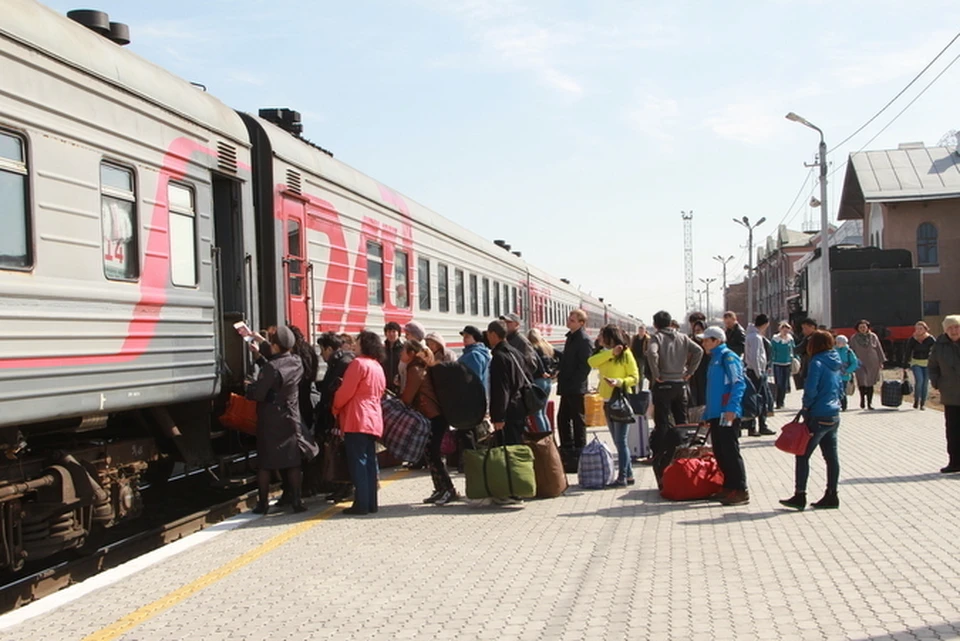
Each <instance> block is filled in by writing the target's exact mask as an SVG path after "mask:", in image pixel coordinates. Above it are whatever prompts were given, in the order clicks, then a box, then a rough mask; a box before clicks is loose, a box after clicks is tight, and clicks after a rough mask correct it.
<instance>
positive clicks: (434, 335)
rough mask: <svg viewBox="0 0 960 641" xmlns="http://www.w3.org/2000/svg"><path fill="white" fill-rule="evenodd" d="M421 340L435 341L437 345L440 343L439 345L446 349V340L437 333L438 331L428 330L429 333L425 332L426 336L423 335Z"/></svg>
mask: <svg viewBox="0 0 960 641" xmlns="http://www.w3.org/2000/svg"><path fill="white" fill-rule="evenodd" d="M423 340H425V341H434V342H435V343H437V344H438V345H440V347H442V348H444V349H446V347H447V343H446V341H444V340H443V336H441V335H440V334H438V333H436V332H430V333H429V334H427V335H426V336H424V337H423Z"/></svg>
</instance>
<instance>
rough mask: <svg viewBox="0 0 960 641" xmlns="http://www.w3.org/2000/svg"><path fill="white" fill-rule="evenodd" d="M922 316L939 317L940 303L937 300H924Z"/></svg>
mask: <svg viewBox="0 0 960 641" xmlns="http://www.w3.org/2000/svg"><path fill="white" fill-rule="evenodd" d="M923 315H924V316H939V315H940V301H938V300H925V301H923Z"/></svg>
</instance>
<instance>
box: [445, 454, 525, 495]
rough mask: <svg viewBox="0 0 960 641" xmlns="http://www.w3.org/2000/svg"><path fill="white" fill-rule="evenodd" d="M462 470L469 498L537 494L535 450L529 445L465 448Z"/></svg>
mask: <svg viewBox="0 0 960 641" xmlns="http://www.w3.org/2000/svg"><path fill="white" fill-rule="evenodd" d="M463 472H464V475H465V476H466V477H467V498H470V499H485V498H490V497H493V498H498V499H505V498H508V497H511V496H515V497H518V498H522V499H530V498H533V497H535V496H536V495H537V477H536V474H535V473H534V470H533V450H531V449H530V447H529V446H527V445H500V446H497V447H490V448H487V449H482V450H464V452H463Z"/></svg>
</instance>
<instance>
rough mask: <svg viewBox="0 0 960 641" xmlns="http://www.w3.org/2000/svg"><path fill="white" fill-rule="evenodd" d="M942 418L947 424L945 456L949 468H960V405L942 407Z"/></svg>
mask: <svg viewBox="0 0 960 641" xmlns="http://www.w3.org/2000/svg"><path fill="white" fill-rule="evenodd" d="M943 418H944V422H945V423H946V424H947V455H948V456H949V457H950V460H949V463H947V465H949V466H950V467H960V405H944V406H943Z"/></svg>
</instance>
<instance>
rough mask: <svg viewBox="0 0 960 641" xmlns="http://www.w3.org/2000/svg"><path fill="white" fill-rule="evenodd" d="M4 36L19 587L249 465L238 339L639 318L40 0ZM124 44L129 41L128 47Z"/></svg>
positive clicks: (2, 126) (2, 212)
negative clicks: (37, 569)
mask: <svg viewBox="0 0 960 641" xmlns="http://www.w3.org/2000/svg"><path fill="white" fill-rule="evenodd" d="M5 8H6V9H7V10H6V11H5V13H4V16H3V17H2V18H0V72H2V77H3V80H4V81H3V91H2V92H0V220H2V221H3V223H4V228H5V234H4V236H3V237H2V238H0V449H2V450H3V451H4V454H5V456H4V462H3V463H0V569H7V570H9V569H17V568H19V567H20V566H21V565H22V564H23V562H24V561H25V560H28V559H36V558H42V557H45V556H48V555H50V554H53V553H56V552H58V551H60V550H63V549H68V548H77V547H81V546H82V545H83V543H84V542H85V541H86V539H87V538H88V537H89V536H90V535H91V534H92V533H95V532H96V531H97V530H98V529H100V528H104V527H110V526H112V525H114V524H115V523H117V522H119V521H121V520H123V519H125V518H130V517H134V516H136V515H137V514H138V513H139V512H140V510H141V508H142V506H141V500H140V488H141V486H142V481H143V477H144V475H145V474H150V473H151V472H156V475H157V478H165V476H164V474H166V473H168V472H169V469H170V464H171V463H172V462H173V461H175V460H179V461H183V462H185V463H186V464H187V465H188V466H193V467H205V466H212V465H213V464H214V463H215V462H216V461H217V459H218V456H220V455H222V454H224V453H226V452H229V451H231V449H232V448H236V447H245V448H246V449H249V447H250V443H244V442H243V441H242V440H241V439H240V437H239V436H237V435H236V434H232V433H229V432H227V431H224V430H222V429H220V428H219V426H218V424H217V422H216V420H215V418H214V417H215V415H216V412H215V411H214V408H215V407H217V406H218V404H222V400H223V399H224V397H225V395H226V394H228V393H229V392H231V391H240V389H241V388H242V384H243V380H244V378H245V377H246V376H247V375H249V374H251V373H252V372H253V368H252V363H251V361H250V358H249V355H248V354H247V351H246V349H245V347H244V344H243V341H242V339H241V338H240V337H239V335H238V334H237V333H236V332H235V331H234V330H233V327H232V326H233V323H235V322H237V321H239V320H244V321H246V322H247V323H248V324H250V325H251V326H252V327H254V328H262V327H266V326H268V325H273V324H279V323H290V324H294V325H297V326H299V327H300V328H301V329H302V330H304V333H305V334H306V335H307V336H308V337H309V338H310V340H311V341H313V339H314V337H315V336H316V334H317V333H318V332H321V331H327V330H333V331H338V332H339V331H349V332H355V331H358V330H360V329H361V328H363V327H370V328H372V329H376V330H379V328H380V327H382V326H383V324H384V323H385V322H387V321H398V322H401V323H403V322H405V321H407V320H410V319H412V318H416V319H417V320H418V321H420V322H422V323H423V325H424V326H426V327H427V328H429V330H431V331H438V332H440V333H441V334H442V335H443V336H445V337H446V338H448V339H451V340H449V343H448V344H450V345H451V346H452V347H454V348H456V347H458V346H460V345H461V343H460V340H459V334H458V332H459V330H460V329H462V327H463V326H464V325H466V324H474V325H482V323H484V322H485V321H487V320H489V319H490V318H495V317H497V316H499V315H501V314H504V313H508V312H513V313H517V314H519V315H520V316H522V317H523V318H524V319H525V322H526V324H527V325H529V326H534V327H538V328H539V329H541V330H542V331H543V333H544V334H545V335H546V336H547V337H548V339H549V340H551V341H553V342H556V343H558V344H560V343H562V341H563V336H564V334H565V332H566V329H565V321H566V316H567V314H568V313H569V311H570V310H572V309H574V308H576V307H585V308H587V309H588V311H590V313H591V319H592V320H591V323H592V324H591V326H592V327H593V326H597V325H598V324H602V323H600V320H601V319H602V320H603V322H608V321H610V322H613V321H611V319H614V320H615V322H618V323H622V324H623V325H630V323H631V322H632V321H631V319H630V317H628V316H626V315H624V314H622V313H620V312H617V311H616V310H613V309H611V308H610V307H609V306H607V305H603V304H602V302H601V301H599V300H597V299H593V298H592V297H588V296H585V295H583V294H582V293H581V292H580V291H579V290H578V289H577V288H575V287H573V286H571V285H570V284H569V283H568V282H567V281H564V280H561V279H558V278H555V277H553V276H551V275H549V274H547V273H545V272H542V271H541V270H538V269H536V268H535V267H533V266H531V265H529V264H527V263H526V262H525V261H523V260H522V259H521V258H520V257H519V256H517V255H514V254H513V253H511V252H510V251H508V249H509V248H508V247H506V246H504V245H503V243H501V244H500V245H499V246H498V244H495V243H491V242H489V241H486V240H484V239H482V238H480V237H479V236H477V235H476V234H473V233H471V232H469V231H467V230H465V229H463V228H461V227H459V226H457V225H455V224H453V223H451V222H450V221H448V220H446V219H444V218H442V217H441V216H440V215H438V214H436V213H434V212H432V211H430V210H429V209H427V208H425V207H423V206H421V205H419V204H417V203H416V202H414V201H412V200H410V199H408V198H406V197H404V196H401V195H400V194H398V193H396V192H395V191H393V190H391V189H389V188H388V187H386V186H384V185H381V184H380V183H379V182H377V181H376V180H374V179H373V178H370V177H368V176H365V175H364V174H362V173H360V172H358V171H356V170H355V169H353V168H351V167H349V166H347V165H345V164H343V163H341V162H339V161H337V160H335V159H334V158H333V157H332V156H331V155H330V154H329V152H326V151H325V150H323V149H320V148H319V147H317V146H315V145H312V144H310V143H308V142H307V141H305V140H304V139H302V138H301V137H300V136H299V127H298V126H297V120H298V118H297V117H296V115H295V112H290V111H288V110H277V109H271V110H262V111H261V113H260V115H257V116H254V115H250V114H244V113H238V112H236V111H234V110H232V109H230V108H229V107H228V106H226V105H224V104H223V103H221V102H220V101H218V100H217V99H216V98H214V97H213V96H211V95H209V94H207V93H206V92H205V91H204V90H202V89H201V88H198V87H197V86H193V85H191V83H188V82H186V81H184V80H182V79H180V78H177V77H175V76H174V75H172V74H170V73H169V72H167V71H165V70H163V69H161V68H160V67H157V66H155V65H153V64H151V63H149V62H147V61H145V60H143V59H141V58H139V57H138V56H136V55H134V54H132V53H131V52H129V51H126V50H124V49H122V48H121V46H119V44H121V42H120V40H121V38H118V37H114V41H111V40H110V38H109V37H108V36H110V34H111V29H112V27H111V23H109V22H108V21H107V20H106V16H104V15H103V14H99V13H98V12H81V13H82V15H80V16H78V17H79V18H81V19H83V20H84V21H85V25H81V24H78V23H77V22H75V21H73V20H70V19H68V18H66V17H64V16H61V15H58V14H56V13H55V12H52V11H50V10H49V9H47V8H45V7H43V6H42V5H39V4H37V3H36V2H34V1H32V0H7V2H6V4H5ZM120 35H121V36H122V35H123V30H122V29H121V30H120Z"/></svg>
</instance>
